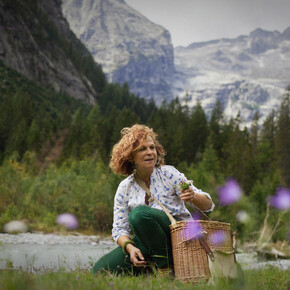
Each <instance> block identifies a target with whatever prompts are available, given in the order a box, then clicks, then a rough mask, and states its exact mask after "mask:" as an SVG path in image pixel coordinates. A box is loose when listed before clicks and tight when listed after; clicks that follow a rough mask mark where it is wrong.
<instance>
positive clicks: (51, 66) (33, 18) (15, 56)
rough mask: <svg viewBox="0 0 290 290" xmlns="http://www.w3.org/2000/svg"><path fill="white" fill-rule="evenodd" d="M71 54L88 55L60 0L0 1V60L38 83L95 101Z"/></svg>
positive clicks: (76, 96)
mask: <svg viewBox="0 0 290 290" xmlns="http://www.w3.org/2000/svg"><path fill="white" fill-rule="evenodd" d="M73 54H77V55H78V58H79V59H81V58H85V57H87V58H89V57H91V56H90V53H89V51H88V50H87V49H86V48H85V47H84V46H83V45H82V44H81V42H80V41H79V40H78V39H77V38H76V36H75V35H74V34H73V32H72V31H71V30H70V28H69V25H68V23H67V21H66V20H65V18H64V17H63V15H62V11H61V6H60V1H58V0H37V1H27V2H26V3H25V2H24V1H21V0H15V1H10V0H0V60H2V61H3V62H4V63H5V64H6V65H8V66H10V67H11V68H13V69H15V70H16V71H18V72H20V73H21V74H23V75H25V76H26V77H28V78H29V79H33V80H36V81H38V82H39V83H40V84H41V85H44V86H46V87H51V88H53V89H54V90H55V91H57V92H64V93H66V94H68V95H70V96H72V97H74V98H77V99H81V100H83V101H85V102H87V103H94V100H95V95H96V89H95V88H93V86H92V84H91V81H90V80H89V79H88V78H87V77H86V76H85V74H84V73H82V72H81V69H80V66H79V67H77V61H76V57H75V58H73ZM101 77H102V73H100V78H101ZM103 81H104V80H103Z"/></svg>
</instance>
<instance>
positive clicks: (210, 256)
mask: <svg viewBox="0 0 290 290" xmlns="http://www.w3.org/2000/svg"><path fill="white" fill-rule="evenodd" d="M198 240H199V242H200V244H201V245H202V246H203V248H204V249H205V251H206V253H207V254H208V256H209V258H210V259H211V260H212V261H214V254H213V252H212V250H211V249H210V247H209V246H208V244H207V242H206V241H205V239H204V237H203V236H199V237H198Z"/></svg>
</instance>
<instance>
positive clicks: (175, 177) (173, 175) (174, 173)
mask: <svg viewBox="0 0 290 290" xmlns="http://www.w3.org/2000/svg"><path fill="white" fill-rule="evenodd" d="M168 169H169V170H168V172H167V174H168V177H169V179H171V180H172V182H173V184H174V187H175V192H176V194H177V195H178V196H179V195H180V194H181V188H180V186H179V184H180V182H181V181H185V182H190V181H189V180H188V179H187V178H186V177H185V175H184V174H183V173H181V172H179V171H178V170H177V169H176V168H175V167H173V166H168ZM191 188H192V189H193V191H194V192H196V193H199V194H204V195H206V196H207V198H208V199H209V200H210V201H211V208H210V209H208V210H204V211H205V212H210V211H212V210H213V209H214V207H215V204H214V203H213V201H212V199H211V196H210V195H209V194H208V193H207V192H204V191H202V190H201V189H198V188H197V187H195V186H194V185H193V184H191Z"/></svg>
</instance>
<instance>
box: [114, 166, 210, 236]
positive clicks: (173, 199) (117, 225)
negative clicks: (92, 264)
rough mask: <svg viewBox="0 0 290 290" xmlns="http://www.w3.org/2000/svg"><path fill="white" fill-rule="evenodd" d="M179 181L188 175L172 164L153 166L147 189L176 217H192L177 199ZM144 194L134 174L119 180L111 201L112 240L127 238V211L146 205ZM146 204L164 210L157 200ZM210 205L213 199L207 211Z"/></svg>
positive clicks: (185, 218)
mask: <svg viewBox="0 0 290 290" xmlns="http://www.w3.org/2000/svg"><path fill="white" fill-rule="evenodd" d="M182 180H184V181H187V178H186V177H185V176H184V174H183V173H181V172H179V171H178V170H177V169H176V168H175V167H173V166H169V165H164V166H160V167H154V171H153V173H152V174H151V176H150V191H151V193H152V194H153V195H154V196H155V198H157V199H158V200H159V201H160V202H161V203H162V204H163V205H164V206H165V207H166V209H167V210H168V211H169V212H170V214H172V215H173V216H174V217H175V218H178V219H181V220H188V219H191V214H190V212H189V211H188V209H187V208H186V206H185V204H184V202H183V201H182V200H181V199H180V198H179V195H180V194H181V189H180V187H179V186H178V185H179V183H180V181H182ZM191 187H192V189H193V190H194V192H198V193H203V194H205V195H206V196H207V197H208V198H209V199H210V200H211V197H210V195H209V194H208V193H206V192H203V191H201V190H200V189H197V188H196V187H195V186H193V185H191ZM145 195H146V192H145V191H144V190H143V189H142V188H141V187H140V186H139V185H138V183H137V182H136V181H135V179H134V176H133V174H131V175H130V176H128V177H127V178H126V179H124V180H123V181H121V182H120V184H119V186H118V189H117V192H116V195H115V200H114V222H113V229H112V236H113V239H114V240H115V241H117V240H118V238H119V237H120V236H122V235H127V236H129V237H130V232H131V230H130V226H129V221H128V219H129V213H130V211H131V210H132V209H134V208H136V207H137V206H140V205H145ZM148 206H150V207H152V208H156V209H159V210H161V211H163V210H162V208H161V206H160V205H159V204H158V203H157V202H156V201H153V202H149V205H148ZM213 208H214V203H213V202H212V206H211V208H210V209H209V210H207V211H212V210H213Z"/></svg>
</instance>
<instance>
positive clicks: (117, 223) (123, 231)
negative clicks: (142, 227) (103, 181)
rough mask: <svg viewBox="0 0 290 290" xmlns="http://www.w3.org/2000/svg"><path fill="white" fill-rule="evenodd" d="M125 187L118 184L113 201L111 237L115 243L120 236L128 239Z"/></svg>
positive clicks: (127, 211)
mask: <svg viewBox="0 0 290 290" xmlns="http://www.w3.org/2000/svg"><path fill="white" fill-rule="evenodd" d="M126 188H127V186H126V185H123V184H122V182H121V183H120V185H119V187H118V189H117V192H116V195H115V199H114V221H113V229H112V237H113V239H114V241H116V242H117V240H118V238H119V237H120V236H122V235H126V236H129V237H130V226H129V221H128V219H129V208H128V200H127V198H126V191H127V190H126Z"/></svg>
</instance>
